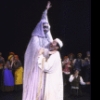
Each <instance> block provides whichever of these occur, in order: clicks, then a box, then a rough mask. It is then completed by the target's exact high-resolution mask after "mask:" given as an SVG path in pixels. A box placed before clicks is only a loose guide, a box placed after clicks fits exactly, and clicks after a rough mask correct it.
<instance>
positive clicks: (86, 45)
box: [0, 0, 91, 61]
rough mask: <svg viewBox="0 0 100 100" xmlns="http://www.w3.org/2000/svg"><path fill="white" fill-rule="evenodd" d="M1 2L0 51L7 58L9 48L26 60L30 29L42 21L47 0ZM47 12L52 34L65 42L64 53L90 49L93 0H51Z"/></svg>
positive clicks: (84, 52)
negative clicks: (25, 54)
mask: <svg viewBox="0 0 100 100" xmlns="http://www.w3.org/2000/svg"><path fill="white" fill-rule="evenodd" d="M0 4H1V14H0V16H1V18H0V24H1V25H0V26H1V29H0V52H2V55H3V57H5V59H7V56H8V53H9V52H10V51H13V52H15V54H18V55H19V57H20V59H21V60H22V61H23V60H24V53H25V50H26V47H27V44H28V42H29V40H30V37H31V32H32V31H33V29H34V28H35V26H36V24H37V23H38V22H39V20H40V18H41V15H42V12H43V11H44V9H45V6H46V4H47V0H33V1H31V2H30V1H28V0H27V2H25V1H23V2H21V1H18V0H12V1H10V0H4V1H2V2H0ZM51 4H52V8H51V9H50V10H49V12H48V18H49V22H50V25H51V33H52V36H53V37H54V38H56V37H58V38H60V39H62V41H63V42H64V47H63V48H62V50H61V56H62V57H64V56H65V55H67V54H69V53H74V54H75V55H76V54H77V53H79V52H81V53H82V54H83V57H84V56H85V54H86V51H88V50H90V51H91V0H52V1H51Z"/></svg>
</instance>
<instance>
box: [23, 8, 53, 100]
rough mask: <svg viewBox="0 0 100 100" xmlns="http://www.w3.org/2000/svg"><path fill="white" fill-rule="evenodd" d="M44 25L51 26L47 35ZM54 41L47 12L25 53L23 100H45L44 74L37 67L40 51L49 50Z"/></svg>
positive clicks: (34, 31) (44, 13) (33, 33)
mask: <svg viewBox="0 0 100 100" xmlns="http://www.w3.org/2000/svg"><path fill="white" fill-rule="evenodd" d="M43 23H48V26H49V30H48V32H47V33H46V34H45V33H44V31H43ZM52 41H53V38H52V36H51V33H50V25H49V22H48V18H47V10H45V11H44V12H43V15H42V18H41V20H40V22H39V23H38V24H37V26H36V27H35V29H34V30H33V32H32V36H31V39H30V41H29V44H28V46H27V49H26V52H25V56H24V76H23V95H22V100H43V99H42V98H43V91H44V73H43V72H42V71H41V70H40V69H39V67H38V65H37V59H38V51H39V49H40V48H41V47H44V48H48V44H49V43H50V42H52Z"/></svg>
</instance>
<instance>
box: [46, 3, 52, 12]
mask: <svg viewBox="0 0 100 100" xmlns="http://www.w3.org/2000/svg"><path fill="white" fill-rule="evenodd" d="M50 8H51V2H50V1H48V3H47V6H46V9H47V10H48V9H50Z"/></svg>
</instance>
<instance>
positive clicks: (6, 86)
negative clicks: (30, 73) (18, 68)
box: [2, 55, 14, 92]
mask: <svg viewBox="0 0 100 100" xmlns="http://www.w3.org/2000/svg"><path fill="white" fill-rule="evenodd" d="M13 57H14V56H13V55H9V56H8V59H7V61H6V63H5V65H4V69H3V88H2V91H3V92H11V91H13V90H14V76H13V73H12V66H13Z"/></svg>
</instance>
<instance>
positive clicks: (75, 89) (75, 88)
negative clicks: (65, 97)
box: [69, 68, 90, 97]
mask: <svg viewBox="0 0 100 100" xmlns="http://www.w3.org/2000/svg"><path fill="white" fill-rule="evenodd" d="M69 82H70V84H71V91H70V96H73V97H76V96H82V91H81V88H80V85H89V84H90V82H84V80H83V77H82V76H81V75H80V69H79V68H76V69H74V73H73V74H71V75H70V77H69Z"/></svg>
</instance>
